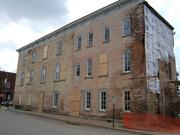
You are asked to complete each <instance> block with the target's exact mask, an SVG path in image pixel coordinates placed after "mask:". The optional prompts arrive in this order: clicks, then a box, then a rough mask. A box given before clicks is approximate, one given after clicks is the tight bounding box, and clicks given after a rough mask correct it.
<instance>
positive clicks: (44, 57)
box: [43, 45, 48, 59]
mask: <svg viewBox="0 0 180 135" xmlns="http://www.w3.org/2000/svg"><path fill="white" fill-rule="evenodd" d="M47 57H48V46H47V45H46V46H44V53H43V59H46V58H47Z"/></svg>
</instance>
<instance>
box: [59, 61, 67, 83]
mask: <svg viewBox="0 0 180 135" xmlns="http://www.w3.org/2000/svg"><path fill="white" fill-rule="evenodd" d="M60 79H61V80H66V66H65V64H62V65H61V77H60Z"/></svg>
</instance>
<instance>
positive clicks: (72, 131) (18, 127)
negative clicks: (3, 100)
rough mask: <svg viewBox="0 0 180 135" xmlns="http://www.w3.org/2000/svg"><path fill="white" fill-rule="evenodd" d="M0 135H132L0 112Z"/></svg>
mask: <svg viewBox="0 0 180 135" xmlns="http://www.w3.org/2000/svg"><path fill="white" fill-rule="evenodd" d="M0 135H134V134H133V133H129V132H120V131H115V130H109V129H103V128H96V127H90V126H76V125H70V124H67V123H65V122H60V121H56V120H50V119H45V118H39V117H35V116H29V115H25V114H22V113H18V112H12V111H3V110H0Z"/></svg>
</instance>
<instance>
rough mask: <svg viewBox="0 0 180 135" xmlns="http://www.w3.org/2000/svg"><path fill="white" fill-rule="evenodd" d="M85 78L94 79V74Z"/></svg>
mask: <svg viewBox="0 0 180 135" xmlns="http://www.w3.org/2000/svg"><path fill="white" fill-rule="evenodd" d="M85 79H93V76H86V77H85Z"/></svg>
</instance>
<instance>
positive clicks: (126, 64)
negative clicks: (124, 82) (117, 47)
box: [123, 49, 132, 73]
mask: <svg viewBox="0 0 180 135" xmlns="http://www.w3.org/2000/svg"><path fill="white" fill-rule="evenodd" d="M131 63H132V60H131V50H130V49H127V50H125V52H124V54H123V72H124V73H129V72H131V70H132V64H131Z"/></svg>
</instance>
